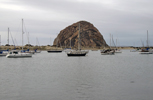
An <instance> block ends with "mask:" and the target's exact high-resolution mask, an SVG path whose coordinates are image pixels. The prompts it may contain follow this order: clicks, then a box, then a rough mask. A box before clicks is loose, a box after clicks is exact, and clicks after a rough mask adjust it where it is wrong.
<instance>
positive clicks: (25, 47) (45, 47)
mask: <svg viewBox="0 0 153 100" xmlns="http://www.w3.org/2000/svg"><path fill="white" fill-rule="evenodd" d="M14 48H15V47H14V46H12V45H11V46H3V45H2V46H0V50H6V49H9V50H12V49H14ZM66 48H70V47H66ZM108 48H109V47H107V48H105V49H108ZM111 48H112V49H116V47H111ZM117 48H118V49H141V48H144V47H132V46H124V47H117ZM150 48H153V47H150ZM16 49H17V50H21V49H22V46H16ZM23 49H24V50H26V49H30V50H35V49H38V50H44V51H45V50H46V51H47V50H51V49H65V47H62V48H60V47H57V48H56V47H53V46H24V47H23ZM72 49H75V48H73V47H72ZM81 49H82V50H102V49H104V48H103V47H94V48H93V47H81Z"/></svg>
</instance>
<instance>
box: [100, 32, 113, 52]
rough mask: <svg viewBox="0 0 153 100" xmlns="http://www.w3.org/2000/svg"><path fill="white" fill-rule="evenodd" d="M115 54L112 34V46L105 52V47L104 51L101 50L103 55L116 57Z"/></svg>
mask: <svg viewBox="0 0 153 100" xmlns="http://www.w3.org/2000/svg"><path fill="white" fill-rule="evenodd" d="M114 54H115V50H114V49H111V34H110V46H109V49H106V50H105V47H104V49H103V50H101V55H114Z"/></svg>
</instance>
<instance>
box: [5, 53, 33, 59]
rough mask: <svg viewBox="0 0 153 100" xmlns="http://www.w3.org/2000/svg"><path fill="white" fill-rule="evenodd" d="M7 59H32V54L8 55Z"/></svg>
mask: <svg viewBox="0 0 153 100" xmlns="http://www.w3.org/2000/svg"><path fill="white" fill-rule="evenodd" d="M6 57H7V58H26V57H32V54H31V53H22V52H19V53H18V54H15V53H8V54H7V55H6Z"/></svg>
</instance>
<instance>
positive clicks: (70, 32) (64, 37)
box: [54, 21, 108, 48]
mask: <svg viewBox="0 0 153 100" xmlns="http://www.w3.org/2000/svg"><path fill="white" fill-rule="evenodd" d="M79 23H80V39H81V47H101V46H108V45H107V44H106V42H105V40H104V38H103V36H102V35H101V33H100V32H99V31H98V29H97V28H95V27H94V26H93V24H91V23H89V22H86V21H79V22H77V23H74V24H72V25H70V26H68V27H66V28H65V29H63V30H61V31H60V33H59V34H58V36H57V37H56V38H55V40H54V45H58V46H60V45H61V46H62V47H65V46H66V47H70V44H71V46H72V47H74V48H77V47H78V33H79ZM70 41H71V42H70Z"/></svg>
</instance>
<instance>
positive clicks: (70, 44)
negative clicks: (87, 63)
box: [70, 37, 71, 48]
mask: <svg viewBox="0 0 153 100" xmlns="http://www.w3.org/2000/svg"><path fill="white" fill-rule="evenodd" d="M70 48H71V37H70Z"/></svg>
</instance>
